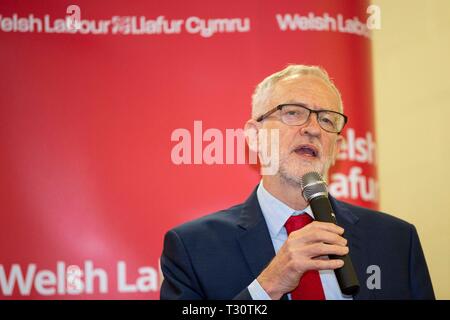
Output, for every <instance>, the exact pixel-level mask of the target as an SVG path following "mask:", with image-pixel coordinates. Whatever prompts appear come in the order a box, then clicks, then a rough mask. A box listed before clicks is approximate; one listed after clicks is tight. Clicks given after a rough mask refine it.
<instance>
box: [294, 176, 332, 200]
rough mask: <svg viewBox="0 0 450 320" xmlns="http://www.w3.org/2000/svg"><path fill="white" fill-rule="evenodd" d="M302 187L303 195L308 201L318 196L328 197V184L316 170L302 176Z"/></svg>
mask: <svg viewBox="0 0 450 320" xmlns="http://www.w3.org/2000/svg"><path fill="white" fill-rule="evenodd" d="M300 187H301V188H302V195H303V197H304V198H305V200H306V201H308V202H310V201H311V200H312V199H314V198H316V197H320V196H325V197H328V190H327V184H326V182H325V181H324V180H323V178H322V176H321V175H320V174H319V173H317V172H315V171H311V172H308V173H306V174H304V175H303V176H302V178H301V180H300Z"/></svg>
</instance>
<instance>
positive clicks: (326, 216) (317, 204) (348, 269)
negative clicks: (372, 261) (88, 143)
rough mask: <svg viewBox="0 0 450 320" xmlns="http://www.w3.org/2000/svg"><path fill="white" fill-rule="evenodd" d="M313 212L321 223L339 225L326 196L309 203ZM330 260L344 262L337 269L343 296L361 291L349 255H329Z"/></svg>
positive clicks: (336, 273) (336, 272)
mask: <svg viewBox="0 0 450 320" xmlns="http://www.w3.org/2000/svg"><path fill="white" fill-rule="evenodd" d="M309 204H310V206H311V210H312V212H313V213H314V218H315V219H316V220H317V221H320V222H331V223H334V224H336V225H337V222H336V218H335V216H334V213H333V208H332V207H331V203H330V200H329V199H328V197H326V196H319V197H315V198H313V199H311V200H310V202H309ZM329 258H330V259H341V260H343V261H344V265H343V266H342V267H341V268H339V269H335V270H334V273H335V275H336V278H337V281H338V283H339V287H340V288H341V291H342V293H343V294H346V295H354V294H356V293H358V291H359V281H358V277H357V276H356V272H355V269H354V268H353V264H352V260H351V259H350V256H349V255H345V256H337V255H329Z"/></svg>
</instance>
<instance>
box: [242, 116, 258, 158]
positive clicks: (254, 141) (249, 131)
mask: <svg viewBox="0 0 450 320" xmlns="http://www.w3.org/2000/svg"><path fill="white" fill-rule="evenodd" d="M260 126H261V125H260V123H259V122H257V121H256V120H253V119H250V120H248V121H247V122H246V123H245V126H244V134H245V141H246V142H247V144H248V148H249V149H250V150H251V151H252V152H255V153H258V131H259V128H260Z"/></svg>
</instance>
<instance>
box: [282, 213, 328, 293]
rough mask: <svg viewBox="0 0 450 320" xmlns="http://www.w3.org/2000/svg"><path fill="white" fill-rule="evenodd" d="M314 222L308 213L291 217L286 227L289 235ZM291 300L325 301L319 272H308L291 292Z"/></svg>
mask: <svg viewBox="0 0 450 320" xmlns="http://www.w3.org/2000/svg"><path fill="white" fill-rule="evenodd" d="M312 221H313V219H312V218H311V217H310V216H309V215H308V214H307V213H303V214H299V215H297V216H291V217H290V218H289V219H288V221H286V224H285V225H284V226H285V227H286V230H287V233H288V235H289V234H290V233H291V232H292V231H295V230H299V229H301V228H303V227H304V226H306V225H307V224H308V223H310V222H312ZM291 298H292V300H325V294H324V292H323V287H322V282H321V281H320V276H319V271H317V270H309V271H306V272H305V273H304V274H303V276H302V277H301V278H300V281H299V283H298V286H297V288H295V289H294V291H292V292H291Z"/></svg>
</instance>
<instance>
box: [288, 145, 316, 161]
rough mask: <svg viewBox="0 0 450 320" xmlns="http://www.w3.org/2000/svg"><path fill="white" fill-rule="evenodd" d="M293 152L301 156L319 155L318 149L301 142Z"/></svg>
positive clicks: (314, 156)
mask: <svg viewBox="0 0 450 320" xmlns="http://www.w3.org/2000/svg"><path fill="white" fill-rule="evenodd" d="M294 152H295V153H296V154H298V155H301V156H306V157H311V158H317V157H318V156H319V151H318V150H317V148H316V147H315V146H313V145H309V144H303V145H300V146H298V147H297V148H295V149H294Z"/></svg>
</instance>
